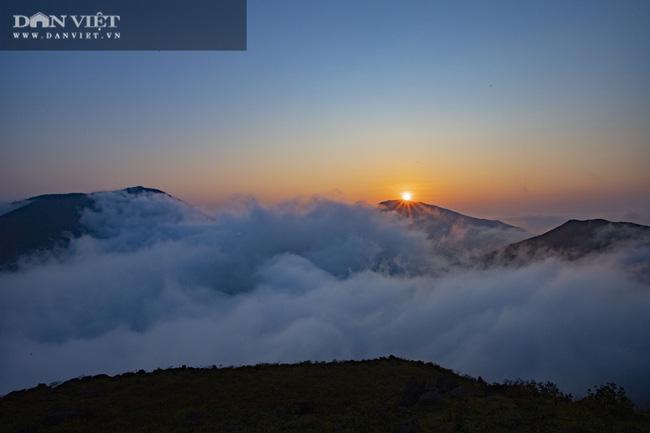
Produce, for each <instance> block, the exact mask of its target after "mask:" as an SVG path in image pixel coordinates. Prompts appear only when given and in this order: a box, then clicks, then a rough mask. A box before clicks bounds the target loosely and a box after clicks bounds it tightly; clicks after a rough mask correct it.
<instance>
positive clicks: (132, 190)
mask: <svg viewBox="0 0 650 433" xmlns="http://www.w3.org/2000/svg"><path fill="white" fill-rule="evenodd" d="M122 191H124V192H126V193H127V194H145V193H152V194H165V195H169V194H167V193H166V192H165V191H161V190H159V189H156V188H147V187H145V186H141V185H138V186H129V187H127V188H124V189H123V190H122Z"/></svg>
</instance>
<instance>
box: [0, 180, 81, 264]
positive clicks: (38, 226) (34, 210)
mask: <svg viewBox="0 0 650 433" xmlns="http://www.w3.org/2000/svg"><path fill="white" fill-rule="evenodd" d="M26 202H27V204H25V205H24V206H22V207H19V208H18V209H14V210H13V211H11V212H9V213H6V214H4V215H0V245H2V248H0V268H1V267H3V266H11V265H13V264H14V263H15V262H16V260H17V259H18V258H19V257H20V256H22V255H24V254H30V253H34V252H37V251H40V250H51V249H53V248H55V247H65V246H66V245H67V242H68V240H69V238H70V237H77V236H81V235H82V234H83V233H84V228H83V226H82V225H81V223H80V222H79V219H80V216H81V213H82V212H83V210H84V209H88V208H91V207H92V205H93V200H92V199H91V198H90V197H89V196H88V195H87V194H82V193H72V194H48V195H41V196H37V197H32V198H30V199H27V200H26Z"/></svg>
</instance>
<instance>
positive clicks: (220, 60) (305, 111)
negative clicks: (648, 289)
mask: <svg viewBox="0 0 650 433" xmlns="http://www.w3.org/2000/svg"><path fill="white" fill-rule="evenodd" d="M649 19H650V3H649V2H647V1H642V0H639V1H636V0H626V1H543V2H542V1H539V2H533V1H528V2H521V1H494V2H484V1H424V0H422V1H417V0H412V1H408V2H403V1H384V0H368V1H354V2H350V1H349V0H348V1H344V0H331V1H327V2H323V1H316V0H295V1H294V0H287V1H277V2H269V1H264V0H249V5H248V49H247V51H242V52H218V51H214V52H1V53H0V68H1V70H2V74H1V75H0V92H1V93H0V94H2V100H1V101H2V102H1V103H0V200H15V199H20V198H24V197H27V196H32V195H36V194H42V193H54V192H69V191H96V190H111V189H117V188H123V187H126V186H129V185H146V186H150V187H155V188H160V189H163V190H165V191H167V192H169V193H171V194H173V195H175V196H178V197H181V198H183V199H184V200H186V201H188V202H191V203H196V204H201V205H218V204H220V203H223V202H224V201H226V200H228V199H229V198H231V197H233V196H253V197H256V198H258V199H259V200H261V201H262V202H271V203H272V202H278V201H282V200H287V199H291V198H294V197H299V196H310V195H319V196H324V197H327V198H332V199H336V200H341V201H346V202H356V201H364V202H368V203H373V202H377V201H379V200H383V199H390V198H396V197H397V196H398V195H399V192H400V191H403V190H411V191H412V192H413V193H414V196H415V197H414V198H415V199H416V200H421V201H426V202H429V203H434V204H438V205H441V206H445V207H449V208H452V209H456V210H460V211H463V212H467V213H470V214H474V215H478V216H505V215H572V216H573V215H576V216H590V217H610V218H618V219H628V220H633V221H637V222H646V223H647V222H650V199H649V198H648V196H649V195H648V190H649V187H650V170H648V167H650V79H648V77H650V56H648V49H649V48H650V27H648V25H647V23H648V21H649Z"/></svg>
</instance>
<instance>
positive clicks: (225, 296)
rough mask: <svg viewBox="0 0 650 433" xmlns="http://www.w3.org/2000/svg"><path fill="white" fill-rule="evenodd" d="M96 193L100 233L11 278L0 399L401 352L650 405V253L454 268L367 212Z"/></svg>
mask: <svg viewBox="0 0 650 433" xmlns="http://www.w3.org/2000/svg"><path fill="white" fill-rule="evenodd" d="M95 198H96V201H97V203H98V209H97V210H96V211H87V212H86V213H85V214H84V216H83V221H84V223H85V224H86V225H87V226H88V227H90V228H92V230H93V233H94V235H93V236H84V237H82V238H79V239H76V240H74V241H73V242H72V243H71V245H70V248H69V251H68V253H67V254H66V255H65V257H62V258H60V257H59V258H50V259H43V258H41V259H40V261H38V262H32V263H30V264H27V265H25V266H24V267H23V268H21V270H20V271H18V272H12V273H9V272H6V273H1V274H0V346H1V347H2V348H3V350H2V353H3V354H2V355H1V356H0V392H2V393H5V392H9V391H11V390H14V389H18V388H23V387H27V386H32V385H35V384H37V383H39V382H46V383H47V382H51V381H58V380H64V379H67V378H70V377H75V376H79V375H88V374H98V373H109V374H113V373H119V372H123V371H126V370H135V369H140V368H144V369H153V368H156V367H168V366H172V365H180V364H190V365H212V364H222V365H238V364H250V363H259V362H279V361H282V362H290V361H301V360H308V359H309V360H331V359H361V358H372V357H376V356H382V355H387V354H394V355H397V356H402V357H405V358H411V359H422V360H429V361H433V362H436V363H439V364H441V365H443V366H445V367H449V368H454V369H456V370H458V371H461V372H464V373H468V374H472V375H482V376H483V377H484V378H486V379H489V380H503V379H506V378H510V379H514V378H524V379H537V380H551V381H554V382H556V383H558V384H559V385H560V387H561V388H563V389H564V390H566V391H570V392H574V393H578V394H580V393H584V391H585V390H586V389H587V387H589V386H593V385H596V384H601V383H604V382H608V381H614V382H616V383H619V384H621V385H623V386H625V387H626V389H627V390H628V392H629V393H630V394H631V395H632V396H633V397H634V398H636V400H637V401H638V402H640V403H641V404H647V403H648V402H650V377H649V376H648V374H647V372H648V371H650V336H649V334H648V329H650V314H648V312H649V311H650V286H648V283H647V282H648V281H650V280H649V279H648V278H645V279H644V278H635V277H634V275H633V274H631V273H630V272H629V269H630V266H632V265H634V264H637V265H638V264H643V263H646V264H647V263H648V260H650V251H649V250H648V248H647V247H638V248H633V247H629V248H626V249H625V250H619V251H616V252H614V253H611V254H608V255H601V256H598V257H595V258H592V259H590V260H583V261H580V262H572V263H567V262H562V261H559V260H553V259H549V260H546V261H543V262H539V263H535V264H532V265H530V266H527V267H523V268H518V269H503V268H498V269H490V270H472V269H458V268H454V267H453V266H450V265H448V263H447V262H446V261H445V260H444V259H443V258H441V257H439V256H437V255H436V252H435V248H432V246H431V243H430V242H429V241H428V240H427V238H426V234H424V233H421V232H418V231H416V230H413V229H409V228H408V227H407V225H406V224H405V223H404V222H403V221H400V220H398V219H396V218H395V217H394V215H391V214H387V213H382V212H377V211H376V210H375V209H372V208H368V207H366V206H364V205H352V206H351V205H345V204H340V203H334V202H329V201H322V200H311V201H302V202H292V203H285V204H283V205H280V206H277V207H273V208H265V207H262V206H259V205H257V204H256V203H254V202H250V203H247V204H246V205H245V206H243V209H240V210H239V211H238V212H233V213H224V214H220V215H217V216H216V217H207V216H205V215H203V214H201V213H200V212H198V211H195V210H193V209H191V208H190V207H188V206H186V205H185V204H183V203H182V202H179V201H177V200H174V199H171V198H169V197H165V196H159V195H142V196H137V197H133V196H131V197H129V196H127V195H125V194H120V193H100V194H96V195H95ZM639 266H640V269H641V270H642V271H643V272H646V273H647V272H648V267H647V266H645V267H644V266H641V265H639Z"/></svg>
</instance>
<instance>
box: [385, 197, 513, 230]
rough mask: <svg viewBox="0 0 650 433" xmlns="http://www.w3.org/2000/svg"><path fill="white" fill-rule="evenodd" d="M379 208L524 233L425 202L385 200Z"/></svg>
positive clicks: (501, 224) (418, 218) (452, 222)
mask: <svg viewBox="0 0 650 433" xmlns="http://www.w3.org/2000/svg"><path fill="white" fill-rule="evenodd" d="M379 208H380V210H382V211H394V212H397V213H398V214H399V215H401V216H403V217H407V218H410V219H414V220H425V219H426V220H436V221H439V222H445V223H446V224H460V225H462V226H478V227H489V228H498V229H506V230H517V231H523V230H522V229H520V228H519V227H515V226H513V225H510V224H506V223H504V222H502V221H499V220H490V219H484V218H476V217H472V216H468V215H464V214H462V213H460V212H456V211H453V210H450V209H445V208H444V207H440V206H436V205H433V204H428V203H424V202H415V201H404V200H385V201H382V202H380V203H379Z"/></svg>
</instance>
